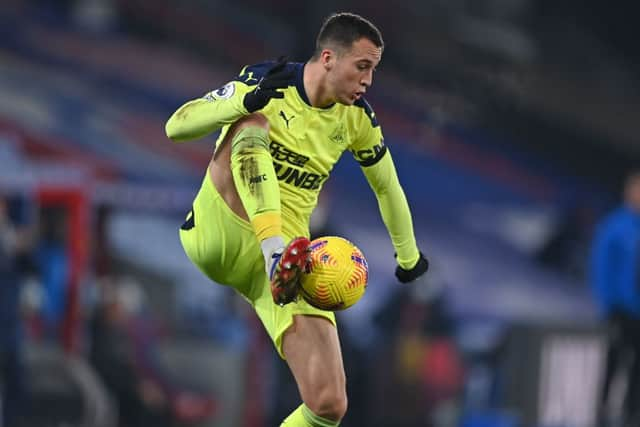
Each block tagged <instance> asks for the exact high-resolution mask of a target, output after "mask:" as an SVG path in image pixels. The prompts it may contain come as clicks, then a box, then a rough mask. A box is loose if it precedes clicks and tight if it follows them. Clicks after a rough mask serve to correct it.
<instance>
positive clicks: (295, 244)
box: [269, 237, 311, 306]
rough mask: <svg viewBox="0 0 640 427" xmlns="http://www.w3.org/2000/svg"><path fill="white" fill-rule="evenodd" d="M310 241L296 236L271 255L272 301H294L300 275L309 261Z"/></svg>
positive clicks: (282, 303) (277, 302) (287, 302)
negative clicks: (280, 250)
mask: <svg viewBox="0 0 640 427" xmlns="http://www.w3.org/2000/svg"><path fill="white" fill-rule="evenodd" d="M310 244H311V242H310V241H309V239H307V238H306V237H296V238H295V239H292V240H291V242H289V244H288V245H287V246H286V247H285V248H284V249H283V250H282V252H276V253H274V254H273V255H271V258H272V260H273V264H271V274H270V275H269V276H270V278H271V295H272V296H273V302H275V303H276V304H278V305H280V306H283V305H285V304H289V303H290V302H292V301H295V300H296V298H297V297H298V291H299V289H300V276H301V275H302V273H303V272H304V271H305V270H306V269H307V266H308V264H309V262H311V255H310V254H311V251H310V249H309V245H310Z"/></svg>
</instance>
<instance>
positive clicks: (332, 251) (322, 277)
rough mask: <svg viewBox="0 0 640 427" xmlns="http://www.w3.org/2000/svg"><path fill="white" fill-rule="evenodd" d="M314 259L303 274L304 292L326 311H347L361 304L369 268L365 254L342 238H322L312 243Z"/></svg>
mask: <svg viewBox="0 0 640 427" xmlns="http://www.w3.org/2000/svg"><path fill="white" fill-rule="evenodd" d="M310 250H311V262H310V263H309V269H308V271H307V272H306V273H305V274H303V275H302V279H301V281H300V282H301V288H302V289H301V295H302V297H303V298H304V299H305V300H306V301H307V302H308V303H309V304H311V305H312V306H314V307H317V308H320V309H323V310H331V311H337V310H345V309H347V308H349V307H351V306H352V305H354V304H355V303H357V302H358V301H359V300H360V298H362V295H364V291H365V289H366V288H367V281H368V279H369V267H368V265H367V260H366V259H365V257H364V255H363V254H362V252H361V251H360V249H358V248H357V247H356V245H354V244H353V243H351V242H350V241H348V240H347V239H344V238H342V237H337V236H327V237H319V238H317V239H315V240H313V241H312V242H311V245H310Z"/></svg>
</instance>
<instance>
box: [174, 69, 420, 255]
mask: <svg viewBox="0 0 640 427" xmlns="http://www.w3.org/2000/svg"><path fill="white" fill-rule="evenodd" d="M274 64H275V63H274V62H264V63H260V64H256V65H252V66H247V67H245V68H243V69H242V71H241V72H240V74H239V75H238V76H237V77H236V79H235V80H233V81H231V82H229V83H227V84H226V85H224V86H222V87H220V88H219V89H216V90H214V91H211V92H209V93H208V94H206V95H205V96H204V97H203V98H199V99H195V100H192V101H189V102H187V103H186V104H184V105H183V106H182V107H180V108H179V109H178V110H177V111H176V112H175V113H174V114H173V115H172V117H171V118H170V119H169V121H168V122H167V125H166V132H167V135H168V136H169V137H170V138H171V139H172V140H174V141H188V140H192V139H196V138H200V137H203V136H205V135H207V134H209V133H212V132H214V131H216V130H218V129H220V128H222V131H221V134H220V136H219V138H218V140H217V141H216V148H217V147H218V146H219V144H220V143H221V142H222V140H223V139H224V137H225V135H226V133H227V131H228V129H229V126H230V125H231V124H232V123H234V122H235V121H236V120H238V119H239V118H240V117H242V116H244V115H246V114H248V111H247V110H246V109H245V107H244V105H243V99H244V96H245V95H246V93H247V92H249V91H252V90H254V89H255V88H256V85H258V83H259V81H260V79H261V78H262V77H263V76H264V75H265V74H266V73H267V72H268V70H269V69H270V68H271V67H273V65H274ZM287 67H288V68H289V70H292V71H293V77H292V79H291V82H290V84H289V86H288V87H287V88H285V89H282V90H280V91H281V92H283V93H284V98H281V99H280V98H274V99H271V100H270V101H269V103H268V104H267V105H266V106H265V107H264V108H263V109H262V110H260V111H259V112H260V113H261V114H263V115H264V116H265V117H266V118H267V120H268V121H269V125H270V131H269V138H270V149H271V155H272V158H273V165H274V168H275V172H276V176H277V177H278V183H279V187H280V201H281V212H282V228H283V233H284V234H285V235H286V236H287V237H293V236H308V235H309V219H310V217H311V212H312V211H313V209H314V208H315V206H316V204H317V201H318V194H319V192H320V190H321V189H322V186H323V184H324V183H325V181H326V180H327V178H328V177H329V174H330V173H331V170H332V169H333V166H334V165H335V164H336V162H337V161H338V160H339V159H340V157H341V156H342V153H344V151H346V150H349V151H351V153H352V154H353V156H354V157H355V159H356V160H357V161H358V163H360V165H361V167H362V170H363V172H364V174H365V177H366V178H367V180H368V182H369V184H370V185H371V187H372V189H373V191H374V192H375V194H376V197H377V199H378V204H379V207H380V212H381V215H382V219H383V221H384V223H385V225H386V227H387V230H388V231H389V235H390V237H391V240H392V242H393V245H394V248H395V250H396V253H397V261H398V264H400V266H402V267H403V268H412V267H413V266H414V265H415V263H416V262H417V260H418V257H419V252H418V249H417V245H416V241H415V236H414V234H413V223H412V220H411V214H410V211H409V206H408V204H407V200H406V198H405V195H404V192H403V191H402V187H401V186H400V183H399V181H398V177H397V174H396V171H395V167H394V165H393V161H392V159H391V155H390V153H389V152H388V150H387V148H386V146H385V145H384V139H383V137H382V131H381V129H380V125H379V124H378V121H377V119H376V116H375V113H374V112H373V110H372V109H371V107H370V106H369V104H368V103H367V102H366V101H365V100H364V99H359V100H358V101H356V103H355V104H354V105H351V106H348V105H343V104H337V103H336V104H333V105H331V106H330V107H327V108H317V107H312V106H311V105H310V102H309V99H308V97H307V95H306V92H305V90H304V85H303V73H304V64H302V63H288V64H287Z"/></svg>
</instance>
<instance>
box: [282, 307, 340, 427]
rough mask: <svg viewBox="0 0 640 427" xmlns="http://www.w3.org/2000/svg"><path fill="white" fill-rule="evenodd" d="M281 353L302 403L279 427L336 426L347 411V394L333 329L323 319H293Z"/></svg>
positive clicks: (304, 317)
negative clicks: (294, 381) (296, 386)
mask: <svg viewBox="0 0 640 427" xmlns="http://www.w3.org/2000/svg"><path fill="white" fill-rule="evenodd" d="M282 351H283V353H284V355H285V357H286V360H287V363H288V364H289V368H290V369H291V372H292V373H293V376H294V378H295V380H296V383H297V385H298V390H299V391H300V396H301V398H302V401H303V402H304V403H303V404H302V405H301V406H300V407H299V408H298V409H296V410H295V411H294V412H293V413H292V414H291V415H290V416H289V417H288V418H287V419H286V420H285V421H284V422H283V424H282V425H283V426H286V427H298V426H300V427H302V426H311V427H315V426H323V427H324V426H337V425H338V424H339V422H340V420H341V419H342V417H343V416H344V414H345V413H346V411H347V393H346V379H345V373H344V366H343V363H342V353H341V351H340V341H339V339H338V332H337V330H336V328H335V326H334V325H333V324H332V323H331V322H330V321H328V320H327V319H326V318H323V317H318V316H308V315H296V316H294V318H293V324H292V325H291V326H290V327H289V328H288V329H287V331H286V332H285V333H284V337H283V343H282Z"/></svg>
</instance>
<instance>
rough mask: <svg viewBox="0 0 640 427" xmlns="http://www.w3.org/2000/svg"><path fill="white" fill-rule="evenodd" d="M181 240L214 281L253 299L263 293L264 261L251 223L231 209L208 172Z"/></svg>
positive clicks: (183, 229) (182, 229) (182, 230)
mask: <svg viewBox="0 0 640 427" xmlns="http://www.w3.org/2000/svg"><path fill="white" fill-rule="evenodd" d="M180 241H181V242H182V246H183V248H184V250H185V253H186V254H187V256H188V257H189V259H190V260H191V261H192V262H193V263H194V264H195V265H196V266H197V267H198V268H199V269H200V270H201V271H202V272H203V273H204V274H205V275H206V276H207V277H209V278H210V279H211V280H213V281H215V282H216V283H219V284H223V285H229V286H232V287H234V288H235V289H236V290H237V291H238V292H240V293H241V294H242V295H244V296H245V297H247V298H248V299H251V300H255V299H257V298H258V297H259V296H260V294H261V293H262V289H259V288H262V283H261V282H262V281H261V280H260V279H264V278H261V277H260V275H261V274H262V275H263V276H265V277H266V274H265V273H264V267H263V264H264V261H263V258H262V252H261V250H260V246H259V245H258V242H257V240H256V238H255V234H254V233H253V229H252V227H251V224H249V223H248V222H247V221H245V220H243V219H242V218H240V217H239V216H238V215H237V214H235V213H234V212H232V211H231V209H230V208H229V207H228V206H227V205H226V203H225V202H224V200H223V199H222V197H221V196H220V194H219V193H218V192H217V191H216V189H215V187H214V185H213V183H212V182H211V179H210V177H209V175H208V174H207V175H206V176H205V178H204V180H203V183H202V187H201V188H200V191H199V192H198V194H197V196H196V198H195V200H194V202H193V207H192V210H191V211H190V212H189V214H188V216H187V219H186V220H185V223H184V224H183V225H182V227H181V228H180ZM256 278H257V279H256ZM256 281H258V282H260V283H259V284H258V286H257V287H256V286H255V285H256ZM256 292H257V294H255V295H254V293H256Z"/></svg>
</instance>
